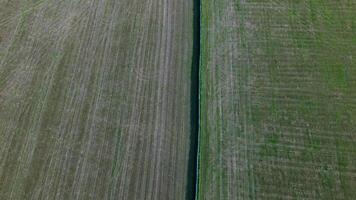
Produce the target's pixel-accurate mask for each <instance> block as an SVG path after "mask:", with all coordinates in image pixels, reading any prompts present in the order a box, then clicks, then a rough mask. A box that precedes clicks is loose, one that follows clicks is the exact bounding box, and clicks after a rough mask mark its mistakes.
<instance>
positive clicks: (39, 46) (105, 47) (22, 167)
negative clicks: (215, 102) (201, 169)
mask: <svg viewBox="0 0 356 200" xmlns="http://www.w3.org/2000/svg"><path fill="white" fill-rule="evenodd" d="M192 17H193V2H190V1H183V0H173V1H167V0H147V1H144V0H119V1H115V0H64V1H55V0H37V1H28V0H27V1H19V0H17V1H11V0H0V199H4V200H5V199H6V200H9V199H26V200H27V199H35V200H37V199H85V200H87V199H165V200H166V199H184V198H186V196H188V195H189V194H188V192H187V185H188V182H189V181H191V180H189V177H188V156H189V155H188V154H189V151H190V126H191V125H190V109H191V108H190V87H191V86H190V81H191V65H192V49H193V40H192V37H193V20H192Z"/></svg>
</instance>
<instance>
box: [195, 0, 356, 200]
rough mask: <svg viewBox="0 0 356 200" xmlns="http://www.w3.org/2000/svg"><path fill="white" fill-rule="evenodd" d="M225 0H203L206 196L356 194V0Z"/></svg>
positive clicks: (203, 193)
mask: <svg viewBox="0 0 356 200" xmlns="http://www.w3.org/2000/svg"><path fill="white" fill-rule="evenodd" d="M216 4H217V2H214V1H203V5H202V13H203V15H204V14H205V15H207V16H203V18H202V38H204V40H202V55H201V56H202V57H201V59H202V62H201V63H202V65H201V68H202V69H201V71H202V72H201V73H202V74H201V77H202V80H201V82H202V83H201V84H202V86H201V88H202V90H203V91H202V96H201V99H202V104H201V116H203V118H202V119H201V132H200V134H201V136H200V138H201V141H200V144H201V147H200V176H199V181H200V185H199V191H200V192H199V199H286V198H292V199H354V198H355V189H354V187H355V185H356V181H355V180H354V178H351V177H353V176H355V173H354V169H355V166H356V165H355V161H354V159H353V157H355V156H356V155H355V151H354V146H355V145H356V138H355V136H356V135H355V134H354V133H355V131H356V128H355V127H356V126H355V125H356V124H355V117H354V116H355V114H356V110H355V107H354V105H355V104H356V100H355V96H354V94H355V86H356V85H355V81H356V74H355V72H356V71H355V69H356V65H355V63H354V62H353V57H355V51H354V50H355V47H354V46H355V37H354V36H355V34H356V31H355V18H356V15H355V13H354V12H353V10H354V9H355V8H356V7H355V4H353V3H352V1H340V2H335V1H308V0H301V1H263V2H261V1H241V2H238V1H231V0H223V1H219V3H218V4H219V6H216ZM231 7H233V8H234V9H231ZM347 177H349V178H347Z"/></svg>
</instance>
